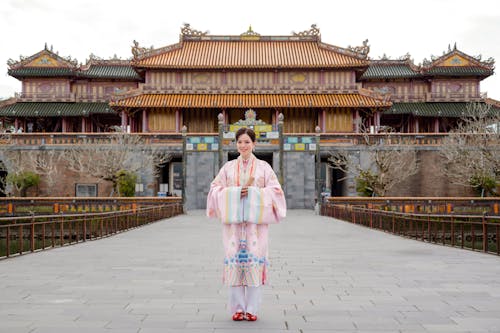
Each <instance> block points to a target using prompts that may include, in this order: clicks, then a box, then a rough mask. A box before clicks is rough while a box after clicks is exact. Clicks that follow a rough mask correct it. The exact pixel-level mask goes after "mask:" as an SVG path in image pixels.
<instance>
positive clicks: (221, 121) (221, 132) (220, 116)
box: [217, 113, 224, 169]
mask: <svg viewBox="0 0 500 333" xmlns="http://www.w3.org/2000/svg"><path fill="white" fill-rule="evenodd" d="M217 119H218V120H219V169H220V168H222V163H223V158H224V154H223V152H222V139H223V136H224V115H223V114H222V113H219V114H218V115H217Z"/></svg>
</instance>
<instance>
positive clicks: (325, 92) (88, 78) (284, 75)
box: [0, 24, 498, 207]
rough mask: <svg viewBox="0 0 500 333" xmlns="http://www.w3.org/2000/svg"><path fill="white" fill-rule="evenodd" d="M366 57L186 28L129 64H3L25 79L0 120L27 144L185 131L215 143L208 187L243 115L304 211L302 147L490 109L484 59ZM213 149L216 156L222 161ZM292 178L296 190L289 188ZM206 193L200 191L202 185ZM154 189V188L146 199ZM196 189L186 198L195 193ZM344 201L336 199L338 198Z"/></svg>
mask: <svg viewBox="0 0 500 333" xmlns="http://www.w3.org/2000/svg"><path fill="white" fill-rule="evenodd" d="M369 51H370V48H369V45H368V41H364V42H363V43H362V45H361V46H358V47H347V48H344V47H338V46H334V45H332V44H328V43H325V42H323V41H322V39H321V35H320V31H319V29H318V28H317V27H316V26H315V25H313V26H311V29H309V30H306V31H303V32H299V33H293V34H292V35H290V36H264V35H260V34H258V33H256V32H255V31H253V30H252V28H251V27H250V28H249V29H248V31H246V32H244V33H242V34H241V35H236V36H232V35H228V36H226V35H224V36H216V35H209V34H207V33H205V32H201V31H198V30H194V29H192V28H191V27H190V26H189V24H186V25H185V26H184V27H182V28H181V34H180V39H179V42H178V43H176V44H173V45H167V46H165V47H160V48H144V47H141V46H140V45H139V43H138V42H136V41H134V42H133V46H132V58H131V59H129V60H120V59H109V60H104V59H99V58H98V57H95V56H93V55H91V56H90V59H89V60H88V61H87V63H86V64H85V65H79V64H78V63H77V62H76V61H75V60H73V59H71V58H70V57H62V56H59V55H58V54H57V53H55V52H54V51H53V50H52V49H49V48H48V47H47V46H46V47H45V48H44V49H43V50H42V51H40V52H38V53H36V54H34V55H32V56H29V57H21V59H20V60H19V61H13V60H10V61H9V62H8V66H9V69H8V74H9V75H11V76H13V77H15V78H17V79H19V80H20V81H22V91H21V92H20V93H18V94H17V95H16V96H15V97H14V98H11V99H9V100H6V101H3V102H1V103H0V119H1V121H2V124H3V127H4V128H12V130H13V131H15V132H21V131H22V132H23V133H25V134H26V135H27V133H68V134H69V133H87V134H91V133H104V132H108V131H110V130H112V129H115V128H117V127H120V128H122V129H124V130H127V131H129V132H131V133H142V134H144V135H146V134H147V135H149V136H151V135H159V136H161V135H164V136H165V135H166V136H168V135H170V136H171V137H172V138H178V141H177V145H178V146H179V145H181V141H180V137H179V135H180V134H181V132H182V128H183V127H184V126H185V128H186V131H187V134H186V135H187V136H188V138H189V137H197V139H192V140H191V141H192V142H188V147H189V148H190V149H191V148H192V147H195V146H196V143H203V142H204V141H203V140H205V139H206V140H207V144H208V146H210V144H212V145H213V147H212V151H211V150H210V148H208V149H207V151H206V154H209V155H206V156H212V155H213V156H212V157H206V156H205V157H201V156H202V155H200V157H199V158H201V160H199V161H198V160H196V163H195V164H199V163H208V164H211V165H213V166H211V167H210V168H209V169H210V170H209V173H210V175H209V177H206V176H205V178H211V177H212V176H213V173H214V172H215V170H216V169H217V165H218V164H220V163H221V162H222V161H225V160H227V159H228V158H232V157H233V155H234V154H233V153H232V152H231V149H232V151H234V147H233V148H230V147H229V146H228V144H229V141H230V136H225V137H224V138H226V140H218V137H217V135H218V134H219V131H220V126H222V128H224V130H223V132H230V131H231V130H230V128H231V125H233V126H237V125H238V124H243V123H244V122H245V114H247V115H248V111H249V110H251V111H253V112H252V114H255V115H256V117H257V119H258V121H259V124H265V125H266V126H269V127H268V129H267V130H263V131H262V135H261V139H262V142H263V144H262V147H261V148H259V150H260V153H261V154H262V157H263V158H266V159H267V160H268V161H269V162H270V163H271V164H273V166H274V167H275V169H277V168H278V167H277V165H278V161H280V162H279V163H281V164H280V168H281V169H280V170H281V171H280V172H278V173H281V172H282V173H283V174H281V175H280V176H281V177H283V178H282V179H283V181H284V182H285V183H286V182H287V180H290V183H289V184H288V185H287V184H285V189H287V188H288V189H289V194H287V195H288V198H293V196H294V195H296V191H295V190H296V189H298V188H301V190H300V191H299V192H301V193H302V194H300V195H298V197H297V198H295V199H297V200H299V201H300V200H302V201H301V202H303V204H302V205H298V206H299V207H300V206H304V207H309V206H311V200H310V199H307V198H308V197H310V191H311V188H312V191H313V193H314V187H315V186H316V185H315V182H317V181H318V180H317V179H316V180H315V179H314V172H315V170H314V154H313V155H311V156H312V160H311V159H310V158H309V157H306V158H303V156H304V155H300V154H307V153H308V148H310V152H312V151H313V149H314V144H312V143H313V142H312V141H308V140H309V139H310V138H312V139H314V138H315V137H317V136H319V137H321V142H323V141H325V142H329V140H330V142H334V141H335V140H337V141H339V135H342V134H344V135H350V134H356V133H359V132H360V131H361V130H362V129H369V130H370V132H371V133H377V132H384V131H386V130H387V129H388V128H390V129H391V130H392V131H396V132H398V133H413V134H415V133H427V134H428V133H436V134H438V133H446V132H447V131H449V130H450V129H451V128H453V126H454V124H455V123H456V121H457V120H458V119H459V118H460V117H462V116H463V114H464V112H465V110H466V108H467V104H468V103H470V102H481V103H489V104H494V105H498V102H496V101H493V100H491V99H488V98H486V97H485V96H483V95H482V94H481V91H480V83H481V81H482V80H483V79H485V78H487V77H489V76H490V75H492V74H493V70H494V61H493V60H492V59H489V60H487V61H482V60H481V59H480V58H479V57H472V56H469V55H467V54H465V53H463V52H461V51H460V50H458V49H457V48H456V46H455V47H449V49H448V51H447V52H445V53H444V54H443V55H442V56H440V57H434V56H433V57H432V58H431V60H429V61H427V60H426V61H424V63H423V64H422V65H415V64H414V63H413V61H412V60H411V59H410V55H406V56H403V57H401V58H400V59H397V60H394V59H389V58H383V59H378V60H374V59H371V58H370V57H369ZM280 114H282V116H280ZM219 115H221V116H219ZM280 117H283V119H284V121H283V127H282V135H283V136H284V141H285V150H287V151H288V152H290V154H289V157H290V158H291V156H294V155H293V154H291V153H292V152H296V153H298V155H297V156H298V157H296V158H295V157H294V158H292V160H290V159H289V158H287V156H286V155H285V156H279V154H280V152H279V148H278V147H277V146H278V145H277V141H276V140H274V141H273V140H272V138H273V137H274V138H275V136H273V134H272V133H273V132H277V128H278V125H279V120H280V119H281V118H280ZM255 124H257V123H255ZM266 131H267V132H269V136H268V139H269V140H267V141H266V140H264V139H265V138H266V135H265V132H266ZM176 135H177V136H176ZM214 136H215V137H214ZM335 136H337V137H335ZM209 137H213V138H214V141H211V140H212V139H207V138H209ZM221 138H222V137H221ZM228 138H229V139H228ZM200 140H201V141H200ZM294 140H295V141H294ZM160 141H161V140H159V141H158V142H160ZM167 141H168V140H167ZM174 141H175V140H174ZM192 143H194V146H193V145H192ZM294 144H304V145H303V146H294ZM174 145H175V144H174ZM208 146H203V147H205V148H206V147H208ZM223 146H224V147H225V148H224V147H223ZM179 147H180V146H179ZM179 147H177V149H176V150H175V149H174V150H175V152H176V153H175V154H174V155H175V156H176V157H175V158H174V159H173V162H172V166H170V169H169V170H167V171H165V177H167V178H169V179H166V180H160V181H159V182H160V183H167V182H168V183H169V184H170V185H169V187H168V189H169V191H170V190H173V188H172V186H173V183H175V180H174V179H172V177H173V174H178V172H174V169H173V168H178V166H177V167H175V163H180V161H181V160H182V159H183V158H184V156H182V155H183V153H182V152H180V150H179V149H178V148H179ZM200 147H202V146H201V145H200ZM290 147H292V148H290ZM294 147H295V148H297V149H295V148H294ZM205 148H204V149H205ZM302 148H304V151H302V152H301V150H302ZM288 149H289V150H288ZM321 149H323V148H321ZM194 150H196V149H194ZM217 150H221V151H222V150H223V152H222V154H220V155H218V154H217V153H216V151H217ZM198 152H199V153H200V154H201V153H202V152H201V150H200V151H198ZM310 152H309V153H310ZM184 153H185V152H184ZM210 153H212V155H210ZM193 154H194V153H193ZM193 156H195V155H193ZM300 156H302V157H300ZM196 158H198V157H196ZM203 159H206V160H203ZM311 161H312V166H308V164H310V163H309V162H311ZM193 163H194V161H193ZM283 164H284V165H285V166H283ZM193 168H194V165H193ZM297 169H301V170H302V171H301V173H299V171H298V170H297ZM186 170H187V171H186V172H187V175H186V177H187V178H186V179H185V181H186V185H187V186H188V185H189V184H190V183H192V184H199V183H200V180H197V179H194V178H193V179H192V178H190V177H191V175H192V174H191V173H190V172H194V173H197V172H196V170H195V169H192V170H191V169H190V166H189V163H188V166H187V169H186ZM307 173H312V174H313V176H312V178H310V177H309V176H307V175H306V174H307ZM297 177H298V178H300V179H301V181H300V182H295V183H294V181H295V180H296V178H297ZM160 178H161V177H160ZM327 178H328V177H327ZM167 180H168V181H167ZM323 182H325V180H324V179H323ZM177 183H179V181H177ZM327 183H328V182H327ZM330 183H331V180H330ZM206 185H207V182H206V181H202V182H201V185H199V186H206ZM158 186H159V185H158V184H156V185H154V186H152V187H151V186H150V188H152V190H151V191H150V192H151V193H154V192H155V191H157V190H158V189H159V187H158ZM196 186H198V185H196ZM329 186H330V185H329ZM332 186H333V185H332ZM327 187H328V186H327ZM201 189H202V187H196V189H194V188H191V189H190V190H188V189H186V191H187V193H188V194H189V193H190V192H191V193H193V195H195V194H196V193H198V192H200V190H201ZM292 189H294V190H293V191H291V190H292ZM207 190H208V189H207ZM201 192H205V193H206V191H201ZM292 192H293V194H291V193H292ZM331 192H333V190H332V191H331ZM351 192H352V191H349V190H346V189H344V190H341V191H340V193H339V194H341V195H349V194H352V193H351ZM151 193H150V194H151ZM308 193H309V194H308ZM61 194H62V195H72V194H71V193H61ZM202 194H203V193H202ZM421 194H423V195H425V193H421ZM299 197H300V199H299ZM201 198H202V195H200V199H196V200H201ZM188 201H189V200H188Z"/></svg>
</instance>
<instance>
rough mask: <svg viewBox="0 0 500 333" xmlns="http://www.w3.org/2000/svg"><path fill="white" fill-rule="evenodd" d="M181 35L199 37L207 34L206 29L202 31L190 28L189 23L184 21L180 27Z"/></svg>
mask: <svg viewBox="0 0 500 333" xmlns="http://www.w3.org/2000/svg"><path fill="white" fill-rule="evenodd" d="M181 35H182V36H189V37H193V36H196V37H201V36H206V35H208V31H205V32H203V31H200V30H195V29H191V25H190V24H189V23H184V26H183V27H182V28H181Z"/></svg>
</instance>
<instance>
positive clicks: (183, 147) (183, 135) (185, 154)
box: [181, 125, 187, 213]
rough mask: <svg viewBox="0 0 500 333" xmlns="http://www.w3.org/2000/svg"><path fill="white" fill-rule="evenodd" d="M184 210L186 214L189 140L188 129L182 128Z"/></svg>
mask: <svg viewBox="0 0 500 333" xmlns="http://www.w3.org/2000/svg"><path fill="white" fill-rule="evenodd" d="M181 133H182V209H183V211H184V213H185V212H186V209H185V205H186V168H187V151H186V143H187V142H186V140H187V127H186V125H184V126H182V129H181Z"/></svg>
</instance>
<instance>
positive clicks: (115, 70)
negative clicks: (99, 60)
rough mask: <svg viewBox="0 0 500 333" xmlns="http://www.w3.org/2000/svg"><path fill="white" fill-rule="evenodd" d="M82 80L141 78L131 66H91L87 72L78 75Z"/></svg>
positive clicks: (83, 71)
mask: <svg viewBox="0 0 500 333" xmlns="http://www.w3.org/2000/svg"><path fill="white" fill-rule="evenodd" d="M78 76H79V77H83V78H90V79H96V78H99V79H101V78H106V79H124V80H140V79H141V77H140V76H139V74H137V72H136V71H135V70H134V68H133V67H132V66H112V65H92V66H90V68H89V69H87V70H82V71H81V72H79V73H78Z"/></svg>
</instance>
